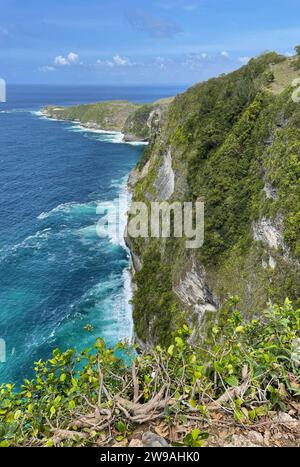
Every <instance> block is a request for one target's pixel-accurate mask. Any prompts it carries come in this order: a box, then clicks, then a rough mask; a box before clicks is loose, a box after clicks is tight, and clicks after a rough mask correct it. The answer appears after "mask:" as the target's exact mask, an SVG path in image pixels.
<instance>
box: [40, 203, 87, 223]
mask: <svg viewBox="0 0 300 467" xmlns="http://www.w3.org/2000/svg"><path fill="white" fill-rule="evenodd" d="M95 209H96V203H95V201H91V202H89V203H76V202H70V203H63V204H59V205H58V206H56V207H55V208H53V209H51V211H48V212H42V213H41V214H39V215H38V217H37V218H38V219H39V220H43V219H47V218H48V217H50V216H52V215H54V214H57V213H63V214H70V213H71V214H78V215H81V214H82V213H87V212H88V211H91V212H95Z"/></svg>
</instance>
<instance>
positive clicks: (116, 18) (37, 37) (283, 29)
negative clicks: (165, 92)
mask: <svg viewBox="0 0 300 467" xmlns="http://www.w3.org/2000/svg"><path fill="white" fill-rule="evenodd" d="M299 18H300V2H299V0H285V1H284V2H282V0H280V1H279V0H272V1H269V0H267V1H263V0H252V1H251V2H250V1H248V0H247V1H244V0H185V1H184V0H147V1H146V0H51V1H49V0H39V1H38V0H35V1H33V0H23V1H21V0H0V78H2V79H5V80H6V82H7V83H8V84H13V83H18V84H37V83H40V84H43V83H45V84H111V85H113V84H116V85H117V84H119V85H125V84H141V85H142V84H155V85H161V84H172V85H177V84H188V85H190V84H193V83H195V82H199V81H203V80H205V79H207V78H209V77H212V76H217V75H219V74H221V73H227V72H229V71H231V70H233V69H236V68H238V67H240V66H242V65H243V64H245V63H247V61H248V60H249V59H250V58H251V57H254V56H257V55H258V54H260V53H262V52H265V51H267V50H276V51H277V52H279V53H282V54H287V55H289V54H292V53H293V48H294V46H295V45H297V44H299V43H300V23H299Z"/></svg>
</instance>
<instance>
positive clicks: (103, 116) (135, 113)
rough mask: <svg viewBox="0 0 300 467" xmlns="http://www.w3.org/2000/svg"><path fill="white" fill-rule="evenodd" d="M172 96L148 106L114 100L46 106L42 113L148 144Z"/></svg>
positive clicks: (129, 140) (125, 139)
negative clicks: (68, 105) (117, 133)
mask: <svg viewBox="0 0 300 467" xmlns="http://www.w3.org/2000/svg"><path fill="white" fill-rule="evenodd" d="M173 99H174V98H173V97H169V98H165V99H160V100H158V101H155V102H153V103H149V104H134V103H131V102H129V101H126V100H113V101H105V102H97V103H94V104H82V105H76V106H71V107H62V106H47V107H44V108H43V109H42V113H43V114H44V115H45V116H46V117H48V118H53V119H57V120H67V121H72V122H76V123H78V124H80V125H82V126H83V127H86V128H89V129H92V130H103V131H119V132H121V133H123V135H124V141H125V142H137V141H140V142H147V141H149V140H150V138H151V131H152V129H153V127H155V121H160V120H161V117H162V115H163V114H164V113H165V111H166V110H167V108H168V106H169V104H170V103H171V102H172V101H173Z"/></svg>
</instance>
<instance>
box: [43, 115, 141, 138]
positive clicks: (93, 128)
mask: <svg viewBox="0 0 300 467" xmlns="http://www.w3.org/2000/svg"><path fill="white" fill-rule="evenodd" d="M35 114H36V115H38V116H41V117H43V118H45V119H47V120H50V121H57V122H69V123H72V124H73V125H74V126H77V127H78V128H81V129H82V130H85V131H88V132H91V133H98V134H103V135H105V134H107V135H116V136H117V137H119V143H123V144H129V145H132V146H147V145H148V144H149V142H148V141H146V140H140V139H137V138H134V137H132V136H129V135H127V136H126V135H125V133H123V132H122V131H116V130H107V129H103V128H102V127H101V126H100V125H99V124H98V123H96V122H94V121H90V122H87V123H84V122H81V121H80V120H78V119H69V118H67V119H66V118H58V117H53V116H50V115H49V113H47V109H45V108H42V109H41V110H40V111H38V112H36V113H35Z"/></svg>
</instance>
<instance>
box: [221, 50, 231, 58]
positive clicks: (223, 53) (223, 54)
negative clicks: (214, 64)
mask: <svg viewBox="0 0 300 467" xmlns="http://www.w3.org/2000/svg"><path fill="white" fill-rule="evenodd" d="M221 55H222V57H225V58H229V53H228V52H226V50H223V52H221Z"/></svg>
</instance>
